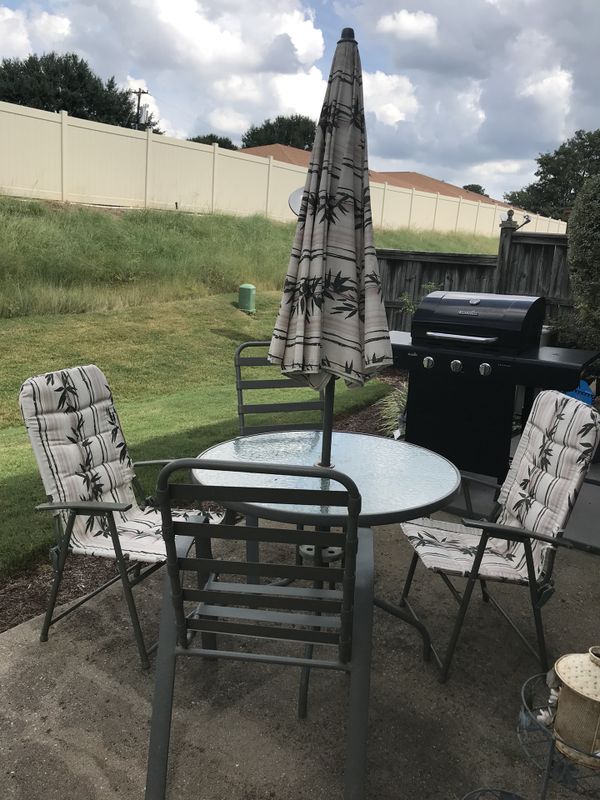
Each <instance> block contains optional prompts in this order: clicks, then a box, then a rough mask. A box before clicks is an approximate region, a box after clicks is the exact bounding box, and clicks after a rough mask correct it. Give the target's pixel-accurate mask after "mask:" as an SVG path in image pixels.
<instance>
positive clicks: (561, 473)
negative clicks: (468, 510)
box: [497, 391, 600, 574]
mask: <svg viewBox="0 0 600 800" xmlns="http://www.w3.org/2000/svg"><path fill="white" fill-rule="evenodd" d="M599 440H600V414H598V412H597V411H596V410H595V409H594V408H592V406H589V405H586V404H585V403H582V402H581V401H579V400H576V399H575V398H573V397H568V396H567V395H564V394H562V393H561V392H556V391H544V392H540V393H539V394H538V396H537V397H536V399H535V401H534V403H533V407H532V409H531V413H530V415H529V418H528V420H527V423H526V425H525V428H524V430H523V434H522V436H521V440H520V442H519V444H518V446H517V449H516V451H515V455H514V457H513V460H512V464H511V467H510V470H509V472H508V475H507V476H506V479H505V481H504V483H503V485H502V488H501V490H500V494H499V496H498V504H499V506H500V513H499V515H498V517H497V521H498V522H499V523H502V524H504V525H512V526H516V527H523V528H527V530H530V531H533V532H535V533H543V534H546V535H548V536H556V535H557V533H558V532H559V531H560V530H561V529H562V528H564V527H565V525H566V524H567V521H568V519H569V516H570V514H571V511H572V509H573V506H574V505H575V500H576V498H577V495H578V494H579V490H580V489H581V486H582V484H583V480H584V478H585V475H586V473H587V471H588V468H589V466H590V464H591V461H592V458H593V455H594V452H595V450H596V447H597V445H598V441H599ZM540 545H541V543H540V542H533V556H534V564H535V567H536V572H537V574H539V573H540V572H541V571H543V570H544V568H545V556H546V553H547V550H548V548H547V546H544V547H541V546H540Z"/></svg>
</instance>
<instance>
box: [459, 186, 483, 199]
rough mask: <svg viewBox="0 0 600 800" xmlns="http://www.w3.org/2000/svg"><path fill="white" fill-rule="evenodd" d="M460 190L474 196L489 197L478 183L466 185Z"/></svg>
mask: <svg viewBox="0 0 600 800" xmlns="http://www.w3.org/2000/svg"><path fill="white" fill-rule="evenodd" d="M462 188H463V189H466V190H467V192H475V194H482V195H483V196H484V197H489V194H488V193H487V192H486V191H485V189H484V188H483V186H482V185H481V184H480V183H467V184H466V185H465V186H463V187H462Z"/></svg>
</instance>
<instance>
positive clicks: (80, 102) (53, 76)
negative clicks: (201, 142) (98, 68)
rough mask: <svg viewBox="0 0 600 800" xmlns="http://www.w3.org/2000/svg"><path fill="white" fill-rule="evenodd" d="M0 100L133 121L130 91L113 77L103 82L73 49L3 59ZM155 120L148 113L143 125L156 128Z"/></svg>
mask: <svg viewBox="0 0 600 800" xmlns="http://www.w3.org/2000/svg"><path fill="white" fill-rule="evenodd" d="M0 100H4V101H6V102H7V103H16V104H18V105H22V106H31V107H32V108H39V109H42V110H43V111H66V112H67V113H68V114H70V115H71V116H73V117H79V118H80V119H89V120H92V121H93V122H105V123H106V124H108V125H120V126H121V127H124V128H133V127H135V124H136V102H135V100H134V99H133V97H132V95H131V92H129V91H128V90H127V89H119V88H118V86H117V83H116V81H115V79H114V77H112V78H109V79H108V80H107V81H106V83H103V82H102V79H101V78H99V77H98V75H96V74H95V73H94V72H92V70H91V69H90V66H89V64H88V63H87V61H84V60H83V59H82V58H79V56H78V55H77V54H76V53H65V54H64V55H59V54H58V53H47V54H45V55H43V56H36V55H30V56H28V57H27V58H25V59H18V58H5V59H3V60H2V62H1V63H0ZM156 124H157V121H156V120H154V119H153V118H152V115H150V117H149V119H148V120H147V121H146V123H145V127H149V128H151V129H155V126H156ZM156 132H159V131H156Z"/></svg>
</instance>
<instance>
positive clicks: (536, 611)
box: [533, 602, 550, 672]
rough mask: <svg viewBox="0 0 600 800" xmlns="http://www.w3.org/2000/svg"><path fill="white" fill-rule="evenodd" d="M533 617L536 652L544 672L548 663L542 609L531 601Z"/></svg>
mask: <svg viewBox="0 0 600 800" xmlns="http://www.w3.org/2000/svg"><path fill="white" fill-rule="evenodd" d="M533 619H534V622H535V634H536V637H537V645H538V653H539V659H540V666H541V668H542V670H543V671H544V672H547V671H548V670H549V668H550V665H549V664H548V654H547V652H546V638H545V636H544V623H543V621H542V611H541V609H540V608H538V607H537V605H536V603H535V602H534V603H533Z"/></svg>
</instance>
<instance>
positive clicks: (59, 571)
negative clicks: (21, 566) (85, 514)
mask: <svg viewBox="0 0 600 800" xmlns="http://www.w3.org/2000/svg"><path fill="white" fill-rule="evenodd" d="M74 523H75V514H69V520H68V522H67V527H66V530H65V533H64V536H63V537H62V539H61V542H60V544H59V546H58V562H57V564H56V566H55V569H54V580H53V581H52V587H51V589H50V597H49V598H48V605H47V607H46V614H45V616H44V622H43V625H42V631H41V633H40V642H47V641H48V631H49V630H50V625H51V624H52V614H53V613H54V606H55V605H56V598H57V597H58V590H59V589H60V583H61V580H62V576H63V571H64V568H65V563H66V560H67V555H68V553H69V543H70V541H71V532H72V531H73V525H74Z"/></svg>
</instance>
